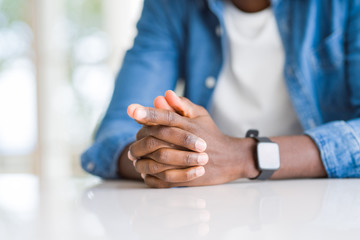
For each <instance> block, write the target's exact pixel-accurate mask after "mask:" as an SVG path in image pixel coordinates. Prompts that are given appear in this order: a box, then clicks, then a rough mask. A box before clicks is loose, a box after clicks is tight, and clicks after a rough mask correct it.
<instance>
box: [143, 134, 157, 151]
mask: <svg viewBox="0 0 360 240" xmlns="http://www.w3.org/2000/svg"><path fill="white" fill-rule="evenodd" d="M156 146H157V140H156V139H155V138H153V137H146V139H145V148H146V149H154V148H156Z"/></svg>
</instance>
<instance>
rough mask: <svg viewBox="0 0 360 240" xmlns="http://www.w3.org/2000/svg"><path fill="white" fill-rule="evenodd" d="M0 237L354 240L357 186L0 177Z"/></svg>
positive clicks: (359, 219) (359, 207)
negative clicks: (169, 184)
mask: <svg viewBox="0 0 360 240" xmlns="http://www.w3.org/2000/svg"><path fill="white" fill-rule="evenodd" d="M20 226H22V227H21V230H22V231H18V229H19V227H20ZM0 233H1V236H5V238H2V239H37V240H38V239H40V240H41V239H147V240H148V239H150V240H151V239H156V240H161V239H217V240H218V239H358V237H359V236H360V180H357V179H353V180H327V179H322V180H291V181H267V182H257V181H238V182H233V183H229V184H225V185H219V186H211V187H195V188H173V189H150V188H147V187H146V186H145V185H144V184H143V183H141V182H132V181H111V182H101V181H100V180H99V179H96V178H88V179H57V180H43V179H41V180H39V179H38V178H36V177H33V176H29V175H25V176H24V175H15V176H13V175H4V176H1V175H0Z"/></svg>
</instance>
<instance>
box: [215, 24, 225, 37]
mask: <svg viewBox="0 0 360 240" xmlns="http://www.w3.org/2000/svg"><path fill="white" fill-rule="evenodd" d="M215 33H216V36H218V37H220V36H221V35H222V33H223V31H222V28H221V26H220V25H218V26H217V27H216V29H215Z"/></svg>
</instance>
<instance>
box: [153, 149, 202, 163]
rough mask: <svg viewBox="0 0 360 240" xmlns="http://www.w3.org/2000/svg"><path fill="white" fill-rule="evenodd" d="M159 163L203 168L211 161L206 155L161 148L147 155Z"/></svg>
mask: <svg viewBox="0 0 360 240" xmlns="http://www.w3.org/2000/svg"><path fill="white" fill-rule="evenodd" d="M147 157H149V158H151V159H153V160H155V161H156V162H158V163H162V164H166V165H173V166H178V167H191V166H199V165H201V166H203V165H206V164H207V163H208V161H209V156H208V155H207V154H206V153H194V152H188V151H180V150H177V149H170V148H161V149H158V150H156V151H155V152H153V153H151V154H150V155H147Z"/></svg>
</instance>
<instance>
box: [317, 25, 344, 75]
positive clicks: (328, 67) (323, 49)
mask: <svg viewBox="0 0 360 240" xmlns="http://www.w3.org/2000/svg"><path fill="white" fill-rule="evenodd" d="M311 64H312V66H313V68H314V70H316V71H325V72H323V73H324V74H326V73H327V72H333V71H334V70H339V69H341V68H342V67H343V66H344V43H343V34H342V31H340V30H339V31H335V32H333V33H331V34H330V35H328V36H327V37H325V38H324V39H323V40H321V41H320V43H319V44H318V45H317V46H315V47H314V48H313V49H312V51H311Z"/></svg>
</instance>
